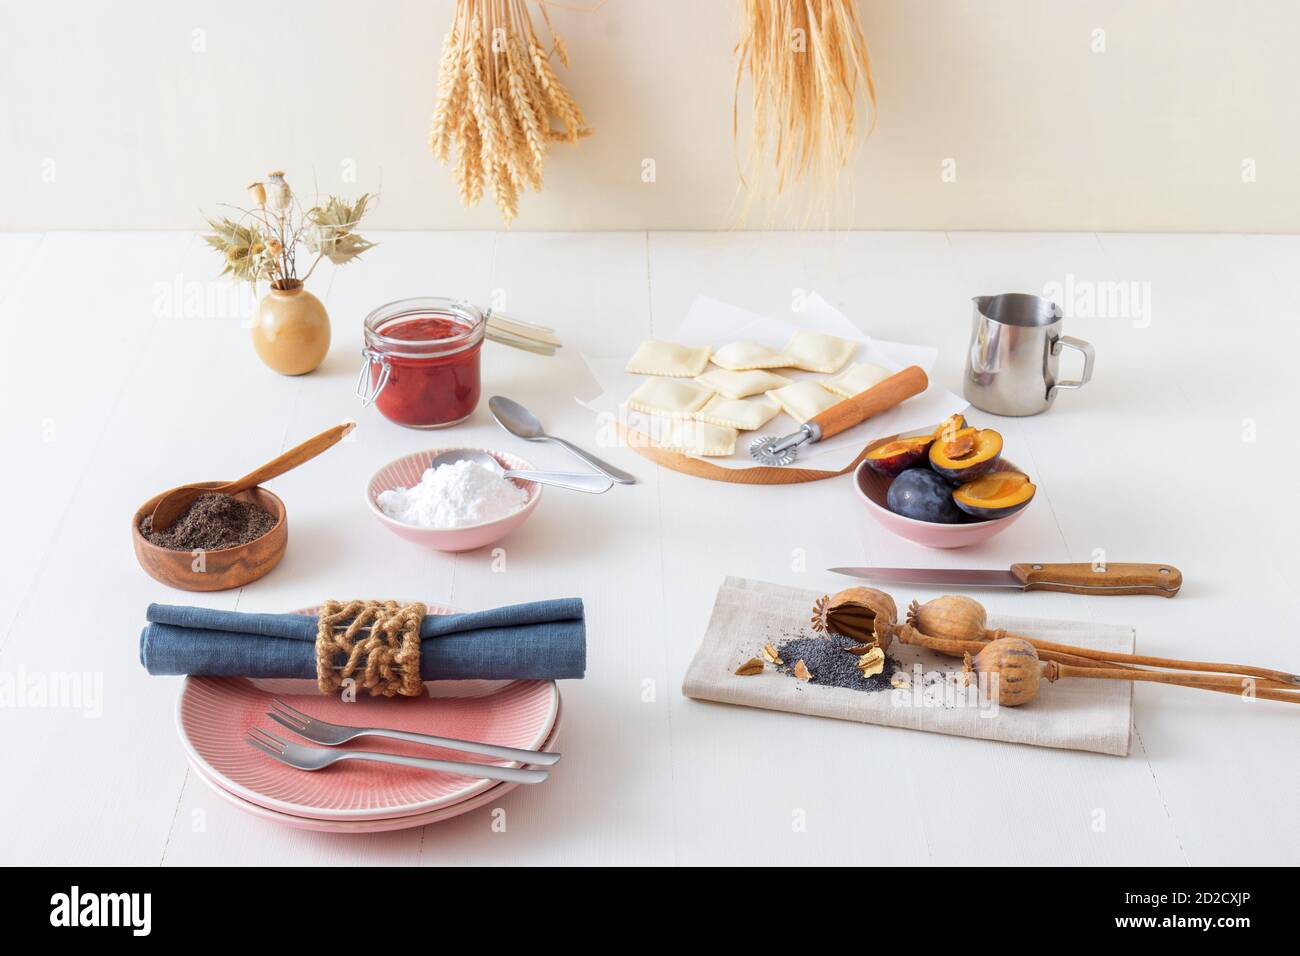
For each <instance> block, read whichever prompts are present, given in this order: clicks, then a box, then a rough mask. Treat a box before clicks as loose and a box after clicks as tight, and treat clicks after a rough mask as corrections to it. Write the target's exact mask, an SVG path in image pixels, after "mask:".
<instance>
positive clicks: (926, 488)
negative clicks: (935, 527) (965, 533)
mask: <svg viewBox="0 0 1300 956" xmlns="http://www.w3.org/2000/svg"><path fill="white" fill-rule="evenodd" d="M885 504H886V505H887V506H888V507H889V510H890V511H892V512H894V514H899V515H902V516H903V517H904V518H915V519H916V520H917V521H934V522H938V523H939V524H957V523H958V522H959V521H962V520H964V518H963V515H962V513H961V509H960V508H958V507H957V505H956V504H955V503H954V502H953V500H952V486H950V485H949V484H948V482H946V481H944V480H943V479H942V478H940V477H939V476H938V475H936V474H935V473H934V472H932V471H931V470H930V469H928V468H911V469H909V470H907V471H905V472H903V473H902V474H901V475H899V476H898V477H897V478H895V479H894V480H893V482H892V483H891V484H890V486H889V491H888V492H886V493H885Z"/></svg>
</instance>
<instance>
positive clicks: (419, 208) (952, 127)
mask: <svg viewBox="0 0 1300 956" xmlns="http://www.w3.org/2000/svg"><path fill="white" fill-rule="evenodd" d="M859 6H860V9H861V15H862V18H863V21H864V24H865V29H866V33H867V37H868V40H869V42H870V44H871V49H872V55H873V58H874V64H875V75H876V82H877V86H878V89H879V96H880V113H879V124H878V127H877V130H876V132H875V134H874V135H873V136H872V137H871V139H870V140H869V141H867V142H866V143H865V144H864V145H863V146H862V147H861V148H860V149H859V151H858V154H857V156H856V158H855V161H854V163H853V166H852V168H851V169H850V170H849V171H848V172H847V173H846V175H845V177H844V180H843V188H842V190H841V191H840V194H839V195H837V197H836V201H835V209H834V212H833V214H832V217H831V220H830V222H829V225H831V226H835V227H841V228H843V227H852V228H861V229H953V230H959V229H993V230H1010V229H1023V230H1073V229H1080V230H1158V231H1230V232H1296V231H1300V182H1298V176H1300V122H1297V119H1298V114H1300V109H1298V108H1297V96H1298V93H1300V51H1298V50H1297V48H1296V46H1297V37H1300V4H1297V3H1295V2H1291V0H1233V2H1225V0H1140V2H1139V0H1129V2H1122V0H982V2H975V0H860V3H859ZM452 7H453V3H452V0H369V2H358V0H347V2H345V0H256V2H253V0H219V2H218V0H213V2H199V0H120V2H112V3H110V2H99V0H41V2H14V0H3V4H2V5H0V10H2V11H3V13H2V14H0V17H2V20H0V79H2V80H3V87H2V89H3V91H4V92H3V94H2V95H0V228H4V229H63V228H90V229H123V228H125V229H153V228H167V229H193V228H196V227H198V226H199V225H200V224H201V222H202V220H201V217H200V211H201V210H204V209H208V210H211V209H213V208H214V207H215V205H216V203H218V202H220V201H229V202H241V201H242V200H243V199H244V192H243V186H244V184H245V183H247V182H248V181H250V180H252V179H255V178H260V176H261V175H262V174H263V173H264V172H265V171H266V170H268V169H272V168H276V167H280V168H284V169H285V170H287V171H288V173H289V177H290V181H291V182H292V183H294V184H295V185H296V186H297V187H298V188H299V189H300V190H302V189H303V188H304V187H310V186H311V184H312V181H313V179H314V181H315V183H316V185H317V186H318V188H319V189H320V190H321V191H336V190H342V191H345V192H346V193H348V194H355V193H358V192H361V191H363V190H372V191H373V190H379V191H381V192H382V202H381V204H380V206H379V207H378V208H377V209H376V210H375V212H374V215H373V219H372V226H373V227H374V228H405V229H494V228H498V227H499V221H498V219H497V216H496V212H495V209H494V208H493V207H492V205H491V202H490V200H489V201H488V202H486V203H484V204H482V205H481V206H480V207H479V208H478V209H474V210H466V209H463V208H462V207H461V206H460V204H459V201H458V199H457V196H456V190H455V187H454V185H453V183H452V180H451V177H450V174H449V172H448V171H447V170H445V169H443V168H441V167H440V166H438V165H437V164H436V163H434V161H433V160H431V159H430V158H429V157H428V155H427V153H426V149H425V133H426V127H427V121H428V115H429V112H430V110H431V108H432V106H433V99H434V89H435V83H436V79H437V56H438V49H439V46H440V43H441V40H442V35H443V33H444V32H445V29H446V25H447V23H448V22H449V19H450V14H451V10H452ZM583 8H592V9H588V10H584V9H583ZM740 8H741V4H740V0H608V2H606V3H604V4H603V5H601V4H599V3H598V2H596V0H565V2H555V3H553V4H552V11H553V14H552V15H553V19H554V21H555V23H556V26H557V28H558V29H559V30H560V32H561V33H562V35H563V36H564V37H565V39H566V40H567V42H568V45H569V49H570V51H571V55H572V60H573V65H572V68H571V69H570V70H569V71H568V72H567V75H566V79H567V81H568V83H569V86H570V88H571V89H572V90H573V92H574V93H575V95H576V97H577V99H578V100H579V102H580V103H581V105H582V106H583V108H584V110H585V112H586V114H587V118H588V121H589V123H590V124H591V125H592V126H593V127H594V129H595V130H596V135H595V136H594V137H593V138H591V139H589V140H586V141H584V142H583V143H581V144H580V145H579V146H577V147H571V146H563V147H557V148H556V149H555V150H554V151H553V152H552V154H551V157H550V159H549V161H548V165H547V170H546V176H547V181H546V187H545V190H544V191H543V192H542V193H541V194H540V195H535V196H534V195H529V196H528V197H527V198H525V200H524V201H523V203H522V205H521V212H520V217H519V220H518V221H517V223H516V225H515V228H516V229H545V230H561V229H720V228H729V227H732V226H734V225H735V224H736V215H735V209H736V206H735V199H736V187H737V177H736V155H735V148H734V146H733V143H732V139H731V103H732V86H733V81H734V70H735V60H734V58H733V53H732V51H733V47H734V44H735V42H736V39H737V36H738V34H739V22H740ZM1099 48H1100V49H1099ZM647 158H649V159H653V160H654V162H655V173H656V177H655V181H654V182H652V183H646V182H643V181H642V176H641V172H642V168H643V161H644V160H645V159H647ZM945 163H946V164H947V165H946V166H945ZM945 168H947V169H950V170H951V169H955V172H956V177H955V181H945V178H944V176H943V175H942V174H943V171H944V169H945ZM796 199H797V197H796ZM802 224H806V219H805V218H804V217H803V216H801V215H800V214H799V212H798V204H797V203H795V204H794V206H793V207H787V208H773V207H768V208H764V209H760V210H758V211H757V213H756V214H754V215H751V216H750V218H749V219H748V221H747V223H746V226H747V227H749V228H755V227H772V226H788V225H802ZM816 224H817V225H819V226H820V225H822V224H823V223H822V220H820V219H819V220H817V221H816Z"/></svg>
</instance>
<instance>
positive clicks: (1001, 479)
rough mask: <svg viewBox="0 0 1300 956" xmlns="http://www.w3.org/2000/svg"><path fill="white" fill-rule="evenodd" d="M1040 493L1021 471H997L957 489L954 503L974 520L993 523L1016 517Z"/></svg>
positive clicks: (953, 495)
mask: <svg viewBox="0 0 1300 956" xmlns="http://www.w3.org/2000/svg"><path fill="white" fill-rule="evenodd" d="M1037 490H1038V489H1037V488H1036V487H1035V486H1034V483H1033V482H1031V481H1030V480H1029V476H1028V475H1025V474H1021V473H1020V472H1018V471H995V472H992V473H991V474H987V475H983V476H981V477H979V478H976V479H975V480H974V481H968V482H966V484H964V485H962V486H961V487H959V488H957V489H956V490H955V491H954V492H953V493H952V500H953V501H954V502H955V503H956V505H957V507H958V508H960V509H961V510H962V511H964V512H966V513H967V514H968V515H970V516H971V517H974V518H979V519H981V520H983V521H990V520H992V519H993V518H1005V517H1006V516H1007V515H1013V514H1015V513H1016V512H1017V511H1019V510H1020V509H1021V508H1023V507H1024V506H1025V505H1027V504H1029V502H1030V500H1031V499H1032V498H1033V497H1034V492H1035V491H1037Z"/></svg>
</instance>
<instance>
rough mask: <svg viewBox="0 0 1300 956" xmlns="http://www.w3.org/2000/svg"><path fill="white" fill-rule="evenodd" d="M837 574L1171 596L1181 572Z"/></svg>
mask: <svg viewBox="0 0 1300 956" xmlns="http://www.w3.org/2000/svg"><path fill="white" fill-rule="evenodd" d="M828 570H830V571H833V572H835V573H836V574H847V575H849V576H850V577H854V578H866V579H867V580H869V581H881V582H888V583H891V584H926V585H934V586H938V587H951V588H1015V589H1016V590H1017V591H1067V592H1069V593H1070V594H1096V595H1111V594H1155V595H1158V596H1160V597H1173V596H1174V595H1175V594H1177V593H1178V589H1179V588H1181V587H1182V586H1183V574H1182V572H1181V571H1179V570H1178V569H1177V568H1176V567H1174V566H1173V565H1172V564H1013V565H1011V567H1010V568H1009V569H1007V570H1006V571H977V570H972V569H968V568H829V569H828Z"/></svg>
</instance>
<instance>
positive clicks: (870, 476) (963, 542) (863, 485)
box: [853, 436, 1033, 548]
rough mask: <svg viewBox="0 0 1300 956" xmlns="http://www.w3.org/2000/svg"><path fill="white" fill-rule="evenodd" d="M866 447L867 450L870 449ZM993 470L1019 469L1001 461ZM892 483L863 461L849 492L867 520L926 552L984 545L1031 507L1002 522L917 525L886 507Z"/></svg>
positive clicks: (999, 519) (1001, 519)
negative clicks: (872, 520)
mask: <svg viewBox="0 0 1300 956" xmlns="http://www.w3.org/2000/svg"><path fill="white" fill-rule="evenodd" d="M894 437H897V436H892V437H891V438H882V439H881V440H880V441H879V442H872V445H877V444H881V443H883V442H886V441H892V440H893V438H894ZM867 447H869V448H870V447H871V445H869V446H867ZM993 470H994V471H1019V470H1020V469H1019V468H1017V467H1016V466H1015V465H1013V464H1011V462H1009V461H1007V460H1006V459H1001V460H999V461H998V463H997V464H996V465H994V466H993ZM893 480H894V479H893V478H889V477H886V476H885V475H882V474H879V473H878V472H876V471H873V470H872V468H871V466H869V465H868V464H867V463H866V462H865V461H864V462H862V464H860V465H858V468H857V470H856V471H855V472H853V492H854V494H855V495H857V497H858V500H859V501H861V502H862V503H863V504H864V505H866V508H867V512H868V513H869V514H870V515H871V517H873V518H875V519H876V521H878V522H880V524H882V525H883V526H884V527H885V528H887V529H888V530H890V531H892V532H893V533H894V534H896V535H898V536H899V537H900V538H906V539H907V540H908V541H911V542H912V543H914V544H919V545H922V546H923V547H926V548H965V547H967V546H969V545H972V544H979V543H980V542H981V541H987V540H988V539H989V538H991V537H993V536H994V535H995V534H1000V533H1002V532H1003V531H1005V530H1006V529H1007V528H1009V527H1011V526H1012V525H1013V524H1015V523H1016V522H1017V521H1019V520H1020V516H1021V515H1022V514H1024V513H1025V510H1026V509H1027V508H1028V507H1029V505H1032V504H1033V502H1032V501H1030V502H1029V504H1028V505H1026V506H1025V507H1024V508H1021V509H1020V510H1019V511H1017V512H1015V513H1014V514H1009V515H1007V516H1006V517H1005V518H994V519H992V520H991V521H967V522H963V523H961V524H941V523H939V522H937V521H918V520H916V519H915V518H907V517H904V516H903V515H900V514H894V512H892V511H890V510H889V508H888V507H886V505H885V496H886V495H887V494H888V493H889V486H890V484H892V483H893Z"/></svg>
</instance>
